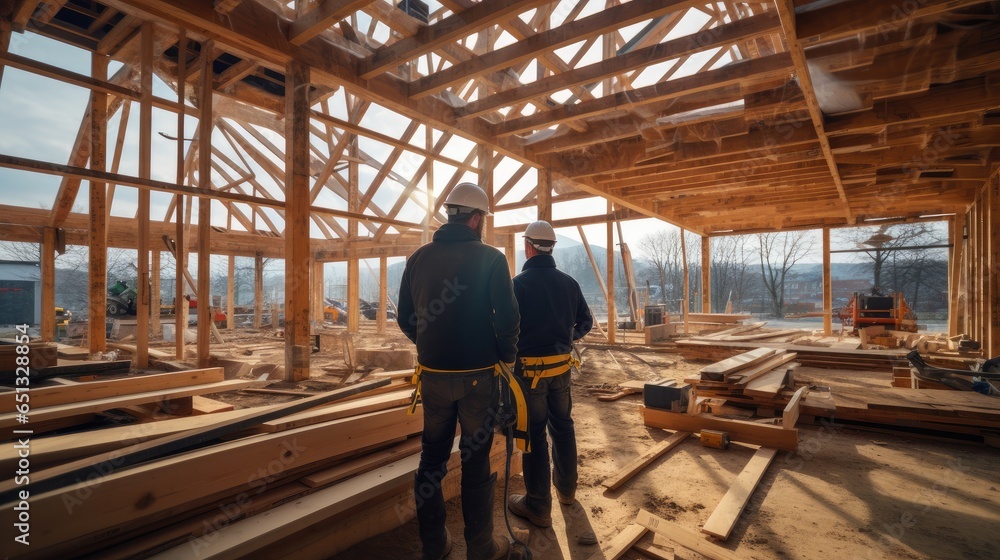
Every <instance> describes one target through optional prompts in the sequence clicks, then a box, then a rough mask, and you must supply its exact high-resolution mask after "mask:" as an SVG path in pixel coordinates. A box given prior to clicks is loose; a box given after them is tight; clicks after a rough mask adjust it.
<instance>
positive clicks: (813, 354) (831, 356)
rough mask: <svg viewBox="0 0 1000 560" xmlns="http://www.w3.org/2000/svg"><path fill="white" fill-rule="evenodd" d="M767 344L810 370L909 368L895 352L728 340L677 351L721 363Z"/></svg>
mask: <svg viewBox="0 0 1000 560" xmlns="http://www.w3.org/2000/svg"><path fill="white" fill-rule="evenodd" d="M761 344H766V346H767V347H768V348H774V349H777V350H782V349H783V350H787V351H789V352H795V353H796V354H798V357H797V358H796V361H797V362H799V363H800V364H802V365H803V366H806V367H818V368H828V369H829V368H834V369H856V370H865V371H871V372H885V373H891V372H892V370H893V368H894V367H898V366H907V365H908V364H907V363H906V358H905V356H906V351H905V350H901V349H894V350H868V351H865V352H858V351H856V350H847V349H837V348H824V347H816V346H805V345H798V344H790V343H786V342H771V341H765V342H761V343H759V344H758V343H753V342H747V341H725V340H714V341H713V340H694V339H687V340H678V341H677V348H678V351H679V353H680V354H681V355H683V356H684V357H685V358H686V359H689V360H704V361H712V362H715V361H719V360H723V359H725V358H731V357H733V356H736V355H739V354H742V353H744V352H747V351H748V350H753V349H755V348H759V347H760V346H761Z"/></svg>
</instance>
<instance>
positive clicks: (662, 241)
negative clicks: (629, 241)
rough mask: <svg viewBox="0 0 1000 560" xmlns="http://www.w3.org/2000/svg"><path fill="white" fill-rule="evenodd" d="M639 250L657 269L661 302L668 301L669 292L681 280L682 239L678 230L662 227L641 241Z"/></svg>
mask: <svg viewBox="0 0 1000 560" xmlns="http://www.w3.org/2000/svg"><path fill="white" fill-rule="evenodd" d="M639 250H641V251H642V252H643V254H644V255H645V256H646V261H647V262H649V264H650V265H652V267H653V268H654V269H655V270H656V274H657V276H658V277H659V282H660V297H659V299H660V303H667V292H668V291H672V290H670V287H671V286H674V285H676V281H679V280H680V275H679V269H680V264H681V241H680V235H679V233H678V232H677V231H676V230H666V229H661V230H659V231H655V232H653V233H650V234H649V235H646V236H645V237H643V238H642V239H641V240H640V241H639Z"/></svg>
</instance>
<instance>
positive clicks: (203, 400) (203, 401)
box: [191, 395, 236, 415]
mask: <svg viewBox="0 0 1000 560" xmlns="http://www.w3.org/2000/svg"><path fill="white" fill-rule="evenodd" d="M235 409H236V407H235V406H234V405H231V404H229V403H224V402H222V401H217V400H215V399H210V398H208V397H203V396H201V395H195V396H194V397H192V398H191V414H196V415H202V414H218V413H220V412H229V411H231V410H235Z"/></svg>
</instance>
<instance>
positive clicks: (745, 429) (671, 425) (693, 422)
mask: <svg viewBox="0 0 1000 560" xmlns="http://www.w3.org/2000/svg"><path fill="white" fill-rule="evenodd" d="M639 410H640V412H641V413H642V418H643V422H644V423H645V424H646V425H647V426H649V427H651V428H665V429H668V430H678V431H686V432H700V431H701V430H703V429H704V430H719V431H721V432H727V433H729V438H730V439H731V440H732V441H740V442H743V443H752V444H755V445H760V446H763V447H773V448H776V449H781V450H783V451H795V450H796V449H798V446H799V433H798V430H795V429H792V430H785V429H783V428H782V427H781V426H773V425H769V424H758V423H756V422H747V421H744V420H726V419H724V418H716V417H715V416H710V415H706V414H697V415H690V414H679V413H676V412H670V411H669V410H660V409H657V408H648V407H645V406H641V407H639Z"/></svg>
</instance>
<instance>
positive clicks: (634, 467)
mask: <svg viewBox="0 0 1000 560" xmlns="http://www.w3.org/2000/svg"><path fill="white" fill-rule="evenodd" d="M690 435H691V432H675V433H673V434H671V435H670V437H668V438H667V439H665V440H663V441H661V442H660V443H658V444H656V445H654V446H653V447H650V448H649V449H647V450H646V451H644V452H643V453H642V455H640V456H639V457H637V458H636V459H635V460H634V461H632V462H631V463H629V464H628V465H627V466H626V467H625V468H623V469H622V470H621V472H619V473H618V474H617V475H615V476H613V477H611V478H608V479H607V480H605V481H604V482H602V483H601V485H602V486H604V487H605V488H607V489H608V490H617V489H618V488H621V486H622V485H623V484H625V483H626V482H628V481H629V480H631V479H632V477H633V476H635V475H636V474H638V473H639V472H640V471H642V469H644V468H646V467H647V466H649V464H650V463H652V462H653V461H655V460H657V459H659V458H660V457H662V456H663V455H665V454H666V453H667V452H669V451H670V450H671V449H673V448H674V447H677V445H678V444H680V443H681V442H682V441H684V440H685V439H687V438H688V437H689V436H690Z"/></svg>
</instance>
